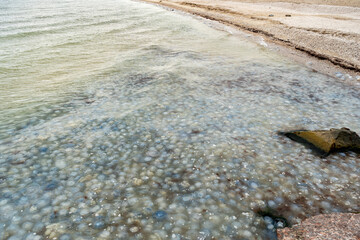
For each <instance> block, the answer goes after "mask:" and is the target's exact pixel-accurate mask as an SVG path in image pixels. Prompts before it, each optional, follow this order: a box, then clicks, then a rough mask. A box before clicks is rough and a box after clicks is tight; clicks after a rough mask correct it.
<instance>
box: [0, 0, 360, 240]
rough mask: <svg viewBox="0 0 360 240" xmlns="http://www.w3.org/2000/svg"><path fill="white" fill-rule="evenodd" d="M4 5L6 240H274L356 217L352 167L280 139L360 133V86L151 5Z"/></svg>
mask: <svg viewBox="0 0 360 240" xmlns="http://www.w3.org/2000/svg"><path fill="white" fill-rule="evenodd" d="M0 3H1V4H0V5H1V7H0V21H1V24H0V29H1V31H0V53H1V54H0V113H1V114H0V139H1V140H0V212H1V213H2V214H1V215H0V223H1V225H0V238H1V239H24V238H26V239H62V240H64V239H274V238H275V233H274V229H275V228H276V227H279V222H274V220H275V218H274V216H279V217H280V216H281V217H283V218H284V219H286V220H287V222H288V223H289V224H295V223H298V222H299V221H300V220H301V219H303V218H305V217H309V216H312V215H316V214H319V213H330V212H349V211H350V212H358V211H359V206H360V196H359V187H360V184H359V183H360V179H359V176H360V175H359V174H360V172H359V169H360V163H359V160H358V156H357V155H356V154H354V153H352V152H349V153H345V154H338V155H331V156H330V157H328V158H327V159H321V158H318V157H315V156H314V155H313V154H312V153H311V151H310V150H308V149H306V148H304V147H303V146H301V145H298V144H297V143H294V142H291V141H290V140H288V139H285V138H283V137H280V136H278V135H277V134H276V132H277V131H280V130H282V131H284V130H291V129H303V128H306V129H328V128H332V127H335V128H340V127H343V126H346V127H349V128H351V129H352V130H354V131H357V132H360V128H359V126H360V120H359V119H360V111H359V109H360V94H359V92H360V91H359V90H360V86H359V84H357V83H354V82H339V81H338V80H335V79H333V78H331V77H328V76H324V75H321V74H318V73H315V72H312V71H310V70H308V69H306V68H303V67H301V66H298V65H296V64H293V63H291V62H289V61H288V60H286V59H282V58H281V57H279V56H276V55H274V54H273V53H270V52H268V51H267V50H266V49H264V48H261V47H259V46H258V45H256V44H254V43H252V42H249V41H247V40H245V39H240V38H238V37H234V36H232V35H230V34H229V33H227V32H224V31H218V30H215V29H213V28H211V27H210V26H208V25H207V24H205V23H204V22H201V21H198V20H196V19H193V18H191V17H189V16H184V15H181V14H179V13H176V12H171V11H166V10H164V9H162V8H159V7H156V6H152V5H148V4H144V3H140V2H133V1H127V0H121V1H115V0H105V1H95V0H93V1H83V0H80V1H75V2H74V1H51V2H48V1H42V0H31V1H20V0H15V1H4V0H1V1H0ZM260 213H262V215H261V214H260ZM264 215H266V216H264ZM280 225H281V221H280Z"/></svg>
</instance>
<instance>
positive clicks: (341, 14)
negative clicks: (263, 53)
mask: <svg viewBox="0 0 360 240" xmlns="http://www.w3.org/2000/svg"><path fill="white" fill-rule="evenodd" d="M144 1H146V2H150V3H154V4H159V5H162V6H165V7H170V8H173V9H177V10H180V11H184V12H188V13H191V14H193V15H197V16H201V17H203V18H206V19H210V20H213V21H217V22H220V23H222V24H225V25H229V26H231V27H234V28H237V29H240V30H242V31H245V32H248V33H251V35H253V36H254V37H256V36H257V37H259V36H261V37H262V38H263V39H264V40H265V42H266V45H267V47H268V48H270V49H273V50H275V51H277V52H279V54H281V55H285V56H287V57H290V58H292V59H294V60H295V61H297V62H299V63H301V64H304V65H306V66H308V67H310V68H312V69H313V70H314V71H319V72H321V73H324V74H328V75H331V76H334V75H335V73H336V72H339V71H341V72H342V73H344V74H349V76H352V78H354V79H357V80H359V81H360V79H359V78H360V77H359V75H360V2H359V1H340V0H328V1H319V0H311V1H310V0H308V1H299V0H287V1H286V2H284V1H282V2H278V1H275V0H251V1H246V0H237V1H224V0H185V1H182V0H144ZM300 2H306V3H300ZM310 2H311V3H313V4H308V3H310ZM320 2H321V3H322V5H320V4H319V3H320ZM325 4H327V5H325Z"/></svg>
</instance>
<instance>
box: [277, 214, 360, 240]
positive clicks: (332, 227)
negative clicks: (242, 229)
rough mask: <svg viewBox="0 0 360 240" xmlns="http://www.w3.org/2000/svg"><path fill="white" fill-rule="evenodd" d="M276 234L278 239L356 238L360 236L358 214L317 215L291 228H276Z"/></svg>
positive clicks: (335, 239) (318, 239)
mask: <svg viewBox="0 0 360 240" xmlns="http://www.w3.org/2000/svg"><path fill="white" fill-rule="evenodd" d="M277 236H278V239H279V240H315V239H316V240H340V239H349V240H350V239H353V240H357V239H359V238H360V214H355V213H332V214H323V215H317V216H314V217H310V218H308V219H306V220H305V221H303V222H302V223H301V224H299V225H295V226H293V227H292V228H284V229H278V230H277Z"/></svg>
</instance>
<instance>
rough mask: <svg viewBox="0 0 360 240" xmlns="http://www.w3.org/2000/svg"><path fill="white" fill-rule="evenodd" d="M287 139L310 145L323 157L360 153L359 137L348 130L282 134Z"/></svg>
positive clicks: (333, 129)
mask: <svg viewBox="0 0 360 240" xmlns="http://www.w3.org/2000/svg"><path fill="white" fill-rule="evenodd" d="M284 135H285V136H287V137H288V138H290V139H292V140H294V141H296V142H299V143H303V144H310V146H311V147H314V148H315V150H317V151H318V152H320V153H321V154H322V155H323V156H327V155H329V154H330V153H331V152H335V151H347V150H352V151H360V137H359V136H358V135H357V134H356V133H355V132H353V131H351V130H350V129H348V128H341V129H335V128H332V129H330V130H317V131H294V132H287V133H284Z"/></svg>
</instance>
